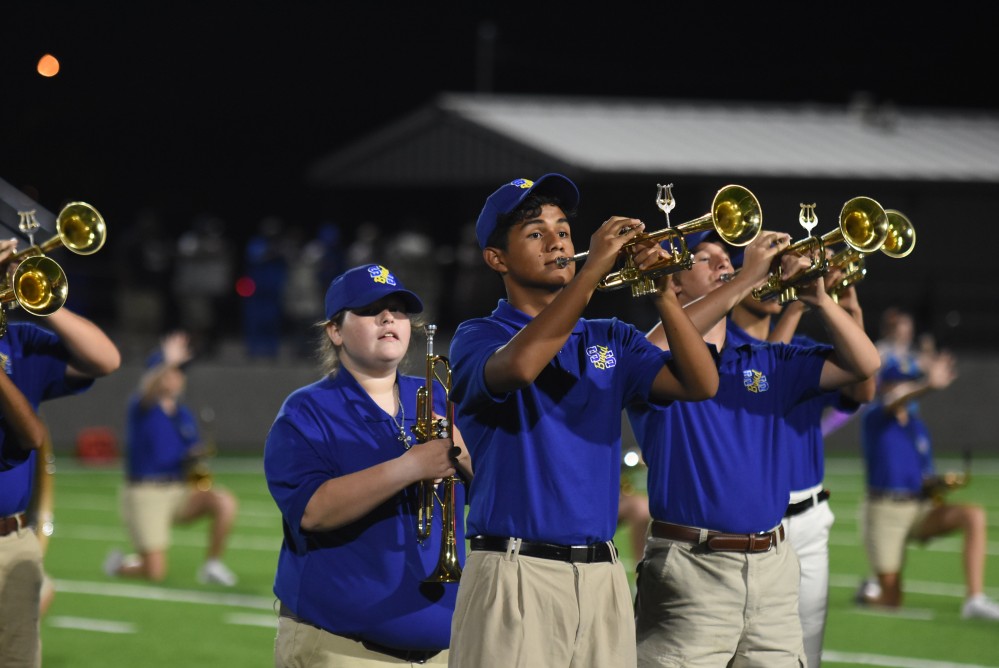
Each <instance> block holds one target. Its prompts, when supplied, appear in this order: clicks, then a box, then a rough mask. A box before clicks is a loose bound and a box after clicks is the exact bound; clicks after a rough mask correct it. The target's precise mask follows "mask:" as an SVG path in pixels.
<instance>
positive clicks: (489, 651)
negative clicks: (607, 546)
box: [448, 551, 636, 668]
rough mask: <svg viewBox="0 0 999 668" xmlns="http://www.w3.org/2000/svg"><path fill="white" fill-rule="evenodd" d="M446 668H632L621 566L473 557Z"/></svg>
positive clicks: (631, 632) (631, 623) (627, 594)
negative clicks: (570, 667) (549, 667)
mask: <svg viewBox="0 0 999 668" xmlns="http://www.w3.org/2000/svg"><path fill="white" fill-rule="evenodd" d="M448 665H449V666H450V667H451V668H494V667H495V668H540V667H548V666H557V667H562V668H568V667H569V666H572V668H621V667H626V668H634V666H635V665H636V659H635V620H634V612H633V609H632V603H631V589H630V586H629V584H628V576H627V575H626V574H625V572H624V567H623V566H622V565H621V562H619V561H614V562H613V563H606V562H605V563H594V564H571V563H567V562H562V561H553V560H550V559H539V558H536V557H522V556H520V555H519V554H516V553H515V552H510V553H502V552H487V551H473V552H471V553H470V554H469V555H468V560H467V561H466V563H465V568H464V570H463V571H462V574H461V583H460V585H459V587H458V600H457V603H456V605H455V611H454V619H453V621H452V624H451V660H450V662H449V663H448Z"/></svg>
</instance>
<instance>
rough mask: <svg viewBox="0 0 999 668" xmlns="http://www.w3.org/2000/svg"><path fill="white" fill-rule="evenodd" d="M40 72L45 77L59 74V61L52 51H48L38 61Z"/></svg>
mask: <svg viewBox="0 0 999 668" xmlns="http://www.w3.org/2000/svg"><path fill="white" fill-rule="evenodd" d="M38 73H39V74H41V75H42V76H43V77H54V76H55V75H57V74H59V61H58V60H57V59H56V57H55V56H53V55H52V54H50V53H46V54H45V55H44V56H42V57H41V59H40V60H39V61H38Z"/></svg>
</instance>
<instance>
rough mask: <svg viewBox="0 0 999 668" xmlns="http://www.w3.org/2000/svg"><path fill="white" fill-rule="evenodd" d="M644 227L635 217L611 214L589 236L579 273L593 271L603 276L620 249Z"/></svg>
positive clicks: (615, 260) (610, 268)
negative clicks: (586, 251) (584, 257)
mask: <svg viewBox="0 0 999 668" xmlns="http://www.w3.org/2000/svg"><path fill="white" fill-rule="evenodd" d="M644 229H645V223H643V222H642V221H640V220H639V219H637V218H625V217H624V216H611V217H610V218H608V219H607V220H606V221H604V223H603V224H602V225H601V226H600V227H599V228H597V231H596V232H594V233H593V236H591V237H590V248H589V253H588V255H587V259H586V264H584V265H583V268H582V269H581V270H580V272H579V273H583V272H585V271H590V272H595V273H596V274H597V275H598V276H599V277H600V278H603V277H604V276H605V275H606V274H607V273H608V272H610V271H611V270H612V269H613V268H614V264H615V263H616V262H617V258H618V256H619V255H620V253H621V249H622V248H624V246H625V244H627V243H628V242H629V241H631V240H632V239H634V238H635V237H636V236H638V234H640V233H641V232H642V231H643V230H644Z"/></svg>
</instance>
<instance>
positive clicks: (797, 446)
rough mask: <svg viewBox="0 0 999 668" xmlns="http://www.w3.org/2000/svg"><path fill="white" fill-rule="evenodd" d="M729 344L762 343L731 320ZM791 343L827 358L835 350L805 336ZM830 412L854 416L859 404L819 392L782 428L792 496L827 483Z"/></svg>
mask: <svg viewBox="0 0 999 668" xmlns="http://www.w3.org/2000/svg"><path fill="white" fill-rule="evenodd" d="M728 341H729V343H730V344H734V345H739V344H753V343H760V340H759V339H756V338H753V337H752V336H750V335H749V334H747V333H746V331H745V330H744V329H742V328H741V327H739V326H738V325H736V324H735V323H733V322H732V321H731V320H729V322H728ZM791 343H792V344H793V345H796V346H800V347H802V348H809V347H814V346H818V347H820V348H822V349H823V350H824V351H826V354H828V353H829V352H831V351H832V346H830V345H827V344H823V343H819V342H817V341H815V340H813V339H811V338H809V337H807V336H802V335H796V336H794V337H792V339H791ZM827 408H835V409H837V410H839V411H841V412H844V413H853V412H855V411H856V410H857V408H859V404H857V403H856V402H854V401H851V400H849V399H848V398H846V397H844V396H843V394H842V393H841V392H840V391H839V390H833V391H829V392H819V393H818V394H815V395H811V396H809V397H807V398H805V399H802V400H801V401H799V402H798V403H797V404H795V406H794V407H793V408H792V409H791V411H790V412H789V413H788V414H787V416H786V417H785V418H784V420H783V421H782V422H781V423H780V424H779V425H778V428H779V431H778V438H780V439H783V440H786V441H787V446H788V456H789V459H790V461H789V466H790V475H791V491H792V492H797V491H802V490H807V489H812V488H814V487H817V486H818V485H821V484H822V482H823V480H824V479H825V474H826V470H825V469H826V458H825V440H824V438H823V436H822V415H823V413H824V412H825V410H826V409H827Z"/></svg>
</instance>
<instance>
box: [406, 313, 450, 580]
mask: <svg viewBox="0 0 999 668" xmlns="http://www.w3.org/2000/svg"><path fill="white" fill-rule="evenodd" d="M424 332H425V333H426V335H427V369H426V370H427V374H426V384H425V385H424V386H423V387H421V388H420V389H419V391H418V392H417V394H416V424H415V425H414V426H413V434H414V435H415V436H416V438H417V440H418V441H419V442H420V443H426V442H427V441H431V440H434V439H437V438H446V439H452V438H453V435H454V403H453V402H452V401H451V398H450V396H451V364H450V362H449V361H448V359H447V357H444V356H442V355H435V354H434V334H435V333H436V332H437V325H426V326H425V327H424ZM438 367H440V368H441V369H442V371H440V372H439V371H438ZM442 374H443V377H442ZM435 379H436V380H437V381H438V382H439V383H440V384H441V385H442V386H443V387H444V402H445V406H446V409H445V415H444V417H442V418H437V417H434V389H433V388H434V380H435ZM460 482H461V479H460V478H458V477H457V476H450V477H448V478H444V480H442V481H441V484H440V496H439V497H438V494H437V489H436V488H435V485H434V481H433V480H421V481H420V482H419V483H418V484H417V494H416V500H417V503H418V504H419V506H418V508H417V517H416V537H417V539H418V540H420V541H423V540H425V539H427V538H428V537H429V536H430V533H431V528H432V526H433V516H434V505H435V503H439V504H440V506H441V531H442V534H441V551H440V556H439V558H438V559H437V567H436V568H435V569H434V572H433V573H432V574H431V575H430V576H429V577H428V578H427V579H426V580H424V582H458V580H460V579H461V564H460V563H459V561H458V545H457V535H458V525H457V522H458V519H457V509H456V508H455V505H456V503H455V485H457V484H459V483H460Z"/></svg>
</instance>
